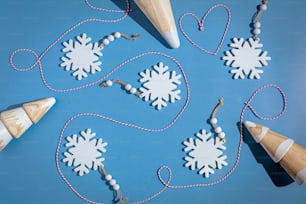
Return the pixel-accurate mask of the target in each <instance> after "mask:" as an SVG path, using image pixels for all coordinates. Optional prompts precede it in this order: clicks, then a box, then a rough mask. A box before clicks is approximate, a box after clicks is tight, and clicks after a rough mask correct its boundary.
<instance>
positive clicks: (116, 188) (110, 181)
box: [100, 166, 128, 203]
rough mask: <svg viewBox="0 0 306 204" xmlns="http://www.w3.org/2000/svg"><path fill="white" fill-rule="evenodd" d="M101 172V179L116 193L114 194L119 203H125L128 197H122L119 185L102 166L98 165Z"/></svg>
mask: <svg viewBox="0 0 306 204" xmlns="http://www.w3.org/2000/svg"><path fill="white" fill-rule="evenodd" d="M100 170H101V174H102V175H103V179H104V180H105V181H107V182H108V184H109V185H110V186H111V187H112V189H113V191H114V192H115V193H116V194H114V196H115V197H118V200H119V202H120V203H125V202H126V201H128V198H127V197H125V198H123V196H122V192H121V190H120V186H119V184H118V183H117V181H116V180H115V179H113V176H112V175H111V174H109V173H107V172H106V170H105V168H104V166H100Z"/></svg>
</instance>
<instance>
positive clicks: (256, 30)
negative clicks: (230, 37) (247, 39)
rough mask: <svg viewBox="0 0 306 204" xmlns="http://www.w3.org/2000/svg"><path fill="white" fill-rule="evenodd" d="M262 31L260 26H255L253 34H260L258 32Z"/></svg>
mask: <svg viewBox="0 0 306 204" xmlns="http://www.w3.org/2000/svg"><path fill="white" fill-rule="evenodd" d="M260 32H261V30H260V29H259V28H255V29H254V30H253V34H254V35H258V34H260Z"/></svg>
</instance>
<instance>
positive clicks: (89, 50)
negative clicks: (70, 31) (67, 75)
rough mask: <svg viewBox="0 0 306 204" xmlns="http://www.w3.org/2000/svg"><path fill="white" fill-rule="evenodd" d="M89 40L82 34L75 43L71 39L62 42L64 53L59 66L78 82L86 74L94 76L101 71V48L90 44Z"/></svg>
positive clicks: (95, 44)
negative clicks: (70, 73)
mask: <svg viewBox="0 0 306 204" xmlns="http://www.w3.org/2000/svg"><path fill="white" fill-rule="evenodd" d="M90 41H91V38H90V37H87V36H86V33H83V34H82V35H80V36H77V37H76V41H73V40H72V39H70V40H68V41H67V42H64V43H63V45H64V48H63V49H62V51H63V52H66V54H65V56H64V57H61V60H62V61H63V62H62V63H61V64H60V66H61V67H64V68H65V70H66V71H70V70H72V71H74V72H72V76H75V77H76V78H77V79H78V80H81V79H83V78H84V77H87V76H88V75H87V73H91V74H95V73H96V71H98V72H99V71H101V68H100V65H101V64H102V63H101V62H100V61H99V57H100V56H102V53H101V48H99V45H98V43H90Z"/></svg>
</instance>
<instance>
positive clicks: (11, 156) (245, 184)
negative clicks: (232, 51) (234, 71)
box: [0, 0, 306, 204]
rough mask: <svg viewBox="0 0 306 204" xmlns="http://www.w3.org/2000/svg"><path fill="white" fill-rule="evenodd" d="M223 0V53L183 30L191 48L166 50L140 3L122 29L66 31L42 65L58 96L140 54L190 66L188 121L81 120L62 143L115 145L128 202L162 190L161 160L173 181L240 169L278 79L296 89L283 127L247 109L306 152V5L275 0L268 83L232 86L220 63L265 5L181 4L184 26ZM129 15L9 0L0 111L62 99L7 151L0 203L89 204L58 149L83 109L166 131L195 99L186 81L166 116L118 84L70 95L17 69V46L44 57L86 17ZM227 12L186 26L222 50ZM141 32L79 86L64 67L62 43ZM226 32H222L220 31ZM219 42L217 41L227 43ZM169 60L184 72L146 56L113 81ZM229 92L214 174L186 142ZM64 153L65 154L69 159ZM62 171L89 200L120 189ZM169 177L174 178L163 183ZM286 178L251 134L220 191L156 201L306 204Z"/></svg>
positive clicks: (265, 35)
mask: <svg viewBox="0 0 306 204" xmlns="http://www.w3.org/2000/svg"><path fill="white" fill-rule="evenodd" d="M118 2H120V1H108V0H107V1H106V0H103V1H101V0H100V1H98V0H94V1H92V3H93V4H94V5H95V6H97V7H103V8H109V9H118V5H119V6H120V5H122V3H118ZM216 3H224V4H226V5H227V6H229V7H230V9H231V12H232V19H231V24H230V27H229V31H228V34H227V35H226V37H225V41H224V44H223V45H222V47H221V49H220V52H219V53H218V54H217V55H216V56H212V55H208V54H205V53H203V52H200V51H199V50H198V49H196V48H195V47H193V46H192V45H191V44H190V43H189V42H188V41H187V40H186V39H185V38H184V37H183V35H182V33H181V32H180V31H179V37H180V40H181V47H180V48H179V49H175V50H172V49H168V48H167V47H166V46H165V44H164V42H163V40H162V39H161V38H160V36H159V35H158V33H157V32H156V31H155V30H154V28H153V27H152V26H151V25H150V24H149V23H148V21H147V20H146V19H145V18H144V17H143V16H142V14H141V12H140V11H139V10H138V8H137V7H135V5H134V4H132V8H133V13H132V14H131V17H127V18H126V19H125V20H124V21H121V22H118V23H97V22H91V23H87V24H83V25H82V26H80V27H78V28H77V29H75V30H73V31H72V32H71V33H69V34H68V35H66V36H65V37H64V38H63V39H62V40H61V41H60V43H58V44H56V45H55V46H54V47H53V48H52V49H51V50H50V52H48V53H47V54H46V56H45V57H44V58H43V59H42V60H41V62H42V65H43V70H44V73H45V77H46V80H47V81H48V83H49V84H50V85H51V86H52V87H54V88H56V89H66V88H71V87H75V86H78V85H82V84H85V83H90V82H92V81H94V80H97V79H99V78H101V77H102V76H103V75H104V74H106V73H107V72H108V71H110V70H111V69H112V68H113V67H115V66H116V65H118V64H119V63H121V62H122V61H124V60H125V59H128V58H130V57H132V56H135V55H138V54H140V53H142V52H148V51H160V52H163V53H165V54H167V55H171V56H173V57H175V58H176V59H177V60H178V61H179V62H180V63H181V64H182V66H183V67H184V69H185V72H186V75H187V77H188V81H189V85H190V89H191V98H190V103H189V104H188V107H187V109H186V111H185V112H184V114H183V115H182V117H181V118H180V119H179V120H178V121H177V123H175V124H174V125H173V126H172V127H171V128H169V129H167V130H165V131H163V132H160V133H150V132H144V131H140V130H137V129H133V128H129V127H124V126H120V125H118V124H114V123H111V122H109V121H106V120H102V119H98V118H93V117H82V118H79V119H76V120H74V121H73V122H72V123H70V125H69V127H68V128H67V129H66V131H65V133H64V136H65V137H66V136H70V135H71V134H73V133H77V132H79V131H80V130H84V129H86V128H91V129H92V130H93V131H94V132H96V133H97V135H98V136H99V137H102V138H103V139H104V140H105V141H107V142H108V144H109V145H108V146H107V152H106V153H105V158H106V160H105V162H104V164H105V166H106V168H107V170H108V172H109V173H111V174H112V175H113V176H114V177H115V179H116V180H117V181H118V183H119V184H120V186H121V189H122V191H123V194H124V196H127V197H129V201H130V202H134V201H139V200H142V199H145V198H146V197H148V196H150V195H152V194H154V193H155V192H157V191H159V189H160V188H162V185H161V183H160V182H159V180H158V178H157V175H156V172H157V169H158V168H159V167H160V166H162V165H168V166H169V167H170V168H171V169H172V171H173V179H172V181H171V184H172V185H187V184H194V183H210V182H213V181H215V180H217V179H219V178H221V177H223V176H224V175H225V174H226V173H227V172H228V171H229V170H230V169H231V168H232V166H233V163H234V161H235V159H236V156H237V147H238V142H239V130H238V128H237V122H239V116H240V113H241V110H242V108H243V106H244V102H245V101H247V100H248V98H249V97H250V96H251V94H252V92H253V91H254V90H255V89H257V88H258V87H260V86H262V85H265V84H268V83H275V84H277V85H279V86H280V87H282V89H283V90H284V91H285V92H286V94H287V99H288V109H287V112H286V113H285V114H284V115H283V117H281V118H280V119H278V120H274V121H261V120H259V119H257V118H255V116H253V115H252V114H251V113H250V111H247V113H246V115H245V119H247V120H252V121H255V122H258V123H261V124H263V125H266V126H268V127H270V128H271V129H273V130H275V131H277V132H280V133H282V134H283V135H286V136H288V137H291V138H292V139H294V140H295V141H296V142H297V143H299V144H301V145H303V146H306V139H305V131H306V126H305V121H304V119H305V115H306V105H305V104H306V103H305V102H306V95H305V91H306V85H305V79H304V78H305V76H306V73H305V72H306V71H305V70H306V69H305V63H306V58H305V57H304V54H305V53H306V50H305V44H306V40H305V31H306V30H305V26H304V25H305V22H306V12H305V10H306V2H305V1H302V0H295V1H293V0H292V1H271V2H269V6H268V10H267V11H266V12H264V14H263V16H262V19H261V23H262V33H261V34H260V38H261V42H262V43H263V44H264V48H263V49H264V50H267V51H268V53H269V56H271V57H272V60H271V61H269V65H268V66H267V67H264V68H263V69H264V74H262V75H261V77H262V78H261V79H260V80H247V79H245V80H233V79H232V78H231V77H232V76H231V74H229V73H228V71H229V70H230V68H229V67H226V66H224V61H222V60H220V58H221V57H222V56H223V52H224V51H226V50H228V49H229V47H228V46H227V44H229V43H230V39H231V38H232V37H244V38H248V37H250V36H251V33H250V27H249V24H250V22H251V18H252V15H253V14H254V13H255V11H256V6H257V5H258V4H259V3H260V1H251V0H245V1H227V0H224V1H218V2H216V1H212V0H207V1H195V0H192V1H188V5H187V6H186V1H179V0H173V1H172V6H173V11H174V15H175V19H176V22H177V21H178V18H179V16H180V15H181V14H183V13H184V12H193V13H195V14H196V15H198V16H199V17H201V16H202V15H203V14H204V12H205V11H206V10H207V9H208V8H210V7H211V6H212V5H214V4H216ZM121 15H122V14H117V13H106V12H99V11H95V10H92V9H90V8H89V7H87V6H86V4H85V3H84V1H82V0H78V1H76V0H66V1H60V0H51V1H36V0H31V1H22V0H12V1H3V0H2V1H1V7H0V27H1V31H2V32H1V38H0V92H1V93H2V94H1V95H2V96H1V104H0V105H1V106H0V110H5V109H7V108H8V107H9V106H11V105H15V104H20V103H23V102H27V101H31V100H35V99H39V98H44V97H50V96H54V97H56V99H57V103H56V105H55V106H54V107H53V109H52V110H50V112H49V113H48V114H47V115H46V116H45V117H44V118H43V119H42V120H41V121H40V122H39V124H37V125H34V126H32V127H31V128H30V129H29V130H28V131H27V132H26V133H25V134H24V135H23V136H22V138H20V139H19V140H13V141H12V142H11V143H10V144H9V145H8V146H7V147H6V149H4V150H3V151H2V152H1V153H0V203H1V204H6V203H9V204H12V203H31V204H34V203H57V204H59V203H84V201H82V200H80V199H79V198H78V197H77V196H76V195H75V194H74V193H73V192H72V191H71V190H70V189H69V188H68V186H67V185H66V184H65V183H64V182H63V180H62V179H61V178H60V176H59V175H58V173H57V169H56V165H55V150H56V146H57V143H58V140H59V135H60V132H61V130H62V128H63V126H64V124H65V122H66V121H67V120H68V119H69V118H70V117H72V116H73V115H75V114H77V113H82V112H91V113H98V114H102V115H105V116H108V117H111V118H114V119H116V120H119V121H123V122H128V123H133V124H137V125H140V126H144V127H147V128H157V129H159V128H162V127H163V126H165V125H166V124H167V123H169V121H170V120H171V119H172V118H173V117H174V116H175V115H176V114H177V112H178V111H179V109H180V108H181V107H182V105H183V103H184V100H185V99H186V89H185V88H184V85H181V86H180V87H181V89H182V93H181V96H182V100H180V101H178V102H176V103H174V104H170V105H169V106H168V107H167V108H165V109H163V110H161V111H156V110H154V108H153V107H151V106H150V105H149V102H144V101H142V100H139V99H137V98H135V97H133V96H131V95H127V94H126V93H125V92H124V91H122V90H120V88H119V87H118V86H114V87H110V88H107V89H100V88H99V87H98V85H95V86H92V87H89V88H86V89H82V90H79V91H75V92H69V93H55V92H53V91H51V90H49V89H47V88H46V87H45V86H44V85H43V83H42V81H41V78H40V75H39V69H38V67H37V66H36V67H35V68H34V69H33V70H31V71H29V72H17V71H15V70H13V69H12V68H11V66H10V64H9V57H10V54H11V52H13V51H14V50H16V49H18V48H29V49H33V50H34V51H35V52H37V53H41V52H43V51H44V50H45V49H46V48H47V47H48V46H49V45H50V44H51V43H52V42H53V41H54V40H55V39H56V38H58V37H59V36H60V35H61V34H62V33H64V32H65V31H66V30H67V29H68V28H70V27H71V26H72V25H74V24H76V23H77V22H80V21H81V20H83V19H86V18H101V19H114V18H118V17H120V16H121ZM225 19H226V14H225V11H224V10H222V9H216V10H215V11H214V12H213V13H212V14H211V15H210V16H209V17H208V18H207V23H206V25H205V26H206V29H207V30H206V32H204V33H199V32H198V30H197V26H196V24H195V21H194V20H193V19H191V18H188V17H186V19H184V26H185V29H186V32H190V33H191V35H192V37H193V39H194V40H195V41H196V42H198V43H199V44H201V45H203V46H206V47H207V48H210V49H212V48H213V47H215V46H216V44H217V42H218V39H219V38H220V35H221V34H218V33H221V32H220V31H222V29H223V27H224V25H225ZM115 31H119V32H123V33H126V34H135V33H139V34H141V37H140V38H139V39H138V40H137V41H133V42H131V41H125V40H123V39H120V40H117V41H115V42H113V43H112V44H110V45H109V46H108V47H107V48H105V49H104V50H103V54H104V56H103V57H101V61H102V63H103V66H102V72H99V73H97V74H95V75H90V76H89V77H88V78H86V79H85V80H82V81H76V80H75V79H74V78H73V77H71V76H69V72H65V71H63V68H61V67H59V63H60V59H59V58H60V57H61V56H62V55H63V53H62V52H61V51H60V50H61V48H62V45H61V43H62V42H64V41H66V40H68V39H72V38H74V37H75V36H77V35H80V34H81V33H87V35H88V36H90V37H92V39H93V41H98V40H100V39H101V38H102V37H104V36H106V35H108V34H110V33H112V32H115ZM216 33H217V34H216ZM218 35H219V36H218ZM34 61H35V59H34V57H33V56H32V55H30V54H28V53H19V54H18V55H17V56H16V58H15V62H16V64H17V65H19V66H22V67H24V66H28V65H31V64H32V63H33V62H34ZM159 61H162V62H164V63H165V64H167V65H169V66H170V68H171V69H173V70H176V71H177V72H178V73H179V70H178V68H177V67H176V66H175V65H174V64H173V62H171V61H170V60H168V59H165V58H163V57H160V56H146V57H144V58H141V59H139V60H137V61H134V62H132V63H130V64H128V65H126V66H125V67H123V68H122V69H120V70H119V71H117V72H116V73H115V74H114V75H112V76H111V77H110V78H120V79H123V80H125V81H127V82H129V83H131V84H132V85H133V86H135V87H139V86H140V83H139V82H138V81H137V80H138V78H139V76H138V73H139V72H140V71H143V70H144V69H147V68H150V67H151V66H152V65H154V64H156V63H157V62H159ZM220 97H223V98H224V100H225V105H224V107H222V108H221V109H220V111H219V113H218V115H217V117H218V119H219V124H220V126H222V128H223V130H224V131H225V132H226V134H227V143H226V146H227V150H226V151H225V154H226V155H227V156H228V159H227V161H228V163H229V165H228V166H226V167H224V168H222V170H216V173H215V174H214V175H211V176H210V177H209V178H208V179H207V178H203V177H202V176H200V175H198V174H197V173H196V171H191V170H189V169H188V168H185V167H183V164H184V160H183V157H184V156H185V155H186V154H185V152H183V151H182V149H183V145H182V142H183V141H184V140H186V139H187V138H189V137H192V136H193V135H194V134H195V133H197V132H198V131H199V130H200V129H202V128H205V129H207V130H209V129H210V126H209V124H208V123H207V119H208V118H209V115H210V113H211V111H212V109H213V107H214V106H215V104H216V103H217V101H218V99H219V98H220ZM252 104H253V106H254V107H255V108H256V110H257V111H258V112H260V113H262V114H263V115H265V116H273V115H276V114H277V113H278V112H279V111H280V110H281V107H282V100H281V97H280V95H279V93H278V92H276V91H275V90H273V89H267V90H266V91H265V92H262V93H260V94H259V95H258V97H257V98H256V99H255V100H254V101H253V103H252ZM64 151H65V148H64V147H63V146H62V147H61V149H60V159H62V158H63V156H62V153H63V152H64ZM60 165H61V169H62V170H63V172H64V174H65V176H66V177H67V178H68V179H69V181H70V182H71V184H72V185H73V186H74V187H75V188H76V189H77V190H78V191H79V192H80V193H81V194H82V195H84V196H86V197H88V198H89V199H91V200H93V201H97V202H105V203H110V202H111V200H112V191H111V190H110V189H109V188H108V186H107V185H106V184H105V182H104V181H101V179H100V175H99V174H98V173H97V172H94V171H93V172H90V173H89V174H88V175H85V176H83V177H78V176H76V174H75V172H73V171H72V168H71V167H66V166H65V164H63V163H61V164H60ZM165 177H166V176H165ZM286 179H287V177H286V174H285V173H284V172H282V171H281V169H280V168H279V166H277V165H274V164H273V163H272V160H270V159H269V158H268V157H267V155H266V154H265V153H264V152H263V151H262V149H261V148H260V147H258V145H257V144H254V142H253V141H252V140H251V139H250V138H249V137H248V136H247V135H246V138H245V142H244V143H243V147H242V150H241V160H240V163H239V165H238V167H237V169H236V171H235V172H234V173H233V174H232V175H231V176H230V177H229V178H228V179H227V180H226V181H224V182H222V183H221V184H218V185H215V186H212V187H200V188H190V189H167V190H166V191H165V192H163V193H162V194H161V195H160V196H158V197H157V198H155V199H154V200H152V201H150V203H302V202H303V201H304V202H305V199H306V195H305V185H304V186H298V185H297V184H296V183H290V182H289V181H288V180H286Z"/></svg>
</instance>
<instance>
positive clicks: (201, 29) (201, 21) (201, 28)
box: [179, 4, 231, 55]
mask: <svg viewBox="0 0 306 204" xmlns="http://www.w3.org/2000/svg"><path fill="white" fill-rule="evenodd" d="M217 8H224V9H225V11H226V13H227V20H226V24H225V27H224V31H223V34H222V36H221V39H220V40H219V42H218V45H217V47H216V48H215V49H214V50H208V49H207V48H204V47H202V46H201V45H199V44H198V43H196V42H195V41H194V40H192V39H191V37H190V36H189V34H187V32H186V31H185V29H184V26H183V23H182V22H183V19H184V18H185V17H186V16H191V17H193V18H194V19H195V20H196V22H197V26H198V29H199V32H204V31H205V30H206V28H205V21H206V18H207V17H208V16H209V14H211V12H212V11H213V10H215V9H217ZM230 20H231V11H230V9H229V7H227V6H226V5H224V4H216V5H214V6H212V7H211V8H209V9H208V10H207V11H206V13H205V14H204V15H203V17H202V18H201V19H200V18H199V17H198V16H197V15H196V14H194V13H184V14H183V15H182V16H181V17H180V18H179V28H180V30H181V32H182V34H183V35H184V37H185V38H186V39H187V40H188V41H189V42H190V43H191V44H192V45H193V46H195V47H196V48H198V49H199V50H201V51H202V52H205V53H207V54H210V55H217V54H218V52H219V50H220V48H221V46H222V44H223V41H224V38H225V36H226V34H227V31H228V28H229V25H230Z"/></svg>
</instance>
